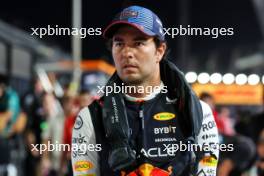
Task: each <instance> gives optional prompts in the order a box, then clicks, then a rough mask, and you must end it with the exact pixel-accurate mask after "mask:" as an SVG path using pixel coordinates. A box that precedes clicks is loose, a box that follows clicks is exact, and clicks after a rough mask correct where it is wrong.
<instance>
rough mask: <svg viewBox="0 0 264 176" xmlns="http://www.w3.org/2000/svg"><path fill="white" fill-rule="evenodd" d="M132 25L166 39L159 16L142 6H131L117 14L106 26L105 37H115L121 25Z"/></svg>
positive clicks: (151, 34) (149, 34)
mask: <svg viewBox="0 0 264 176" xmlns="http://www.w3.org/2000/svg"><path fill="white" fill-rule="evenodd" d="M124 24H126V25H130V26H132V27H135V28H137V29H138V30H140V31H141V32H143V33H144V34H146V35H148V36H156V37H158V38H159V39H160V40H161V41H164V40H165V37H164V33H163V27H162V23H161V21H160V19H159V17H158V16H157V15H156V14H155V13H153V12H152V11H151V10H149V9H146V8H144V7H140V6H130V7H127V8H125V9H123V10H122V11H121V12H120V13H118V14H117V15H116V17H115V18H114V19H113V21H112V22H111V23H110V24H109V25H108V26H107V27H106V28H105V30H104V32H103V37H105V38H107V39H110V38H112V37H113V35H114V33H115V32H116V30H117V29H118V28H119V27H120V25H124Z"/></svg>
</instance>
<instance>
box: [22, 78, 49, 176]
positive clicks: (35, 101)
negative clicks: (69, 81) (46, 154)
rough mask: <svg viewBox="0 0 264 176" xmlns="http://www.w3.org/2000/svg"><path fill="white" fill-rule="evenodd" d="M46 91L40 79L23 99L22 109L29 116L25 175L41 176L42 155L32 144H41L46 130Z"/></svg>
mask: <svg viewBox="0 0 264 176" xmlns="http://www.w3.org/2000/svg"><path fill="white" fill-rule="evenodd" d="M43 95H44V89H43V87H42V85H41V82H40V80H39V79H38V78H35V79H34V80H33V86H32V88H31V89H30V90H29V91H28V92H27V93H26V94H25V95H24V96H23V98H22V108H23V110H24V111H25V113H26V114H27V119H28V120H27V126H26V132H25V141H26V161H25V175H26V176H36V175H39V169H40V168H39V167H40V165H39V164H40V155H39V152H37V151H35V150H32V149H33V146H32V144H34V145H35V144H41V142H42V139H41V133H42V131H43V130H45V129H44V128H45V126H46V125H45V124H46V120H45V117H44V110H43V106H42V101H43Z"/></svg>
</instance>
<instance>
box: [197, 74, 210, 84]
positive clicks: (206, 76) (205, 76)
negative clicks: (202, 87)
mask: <svg viewBox="0 0 264 176" xmlns="http://www.w3.org/2000/svg"><path fill="white" fill-rule="evenodd" d="M209 80H210V75H209V74H208V73H200V74H199V75H198V82H199V83H201V84H206V83H208V82H209Z"/></svg>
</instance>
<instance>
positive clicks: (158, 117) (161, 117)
mask: <svg viewBox="0 0 264 176" xmlns="http://www.w3.org/2000/svg"><path fill="white" fill-rule="evenodd" d="M153 117H154V119H155V120H159V121H165V120H171V119H174V118H175V114H172V113H169V112H161V113H158V114H155V115H154V116H153Z"/></svg>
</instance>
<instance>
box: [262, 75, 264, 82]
mask: <svg viewBox="0 0 264 176" xmlns="http://www.w3.org/2000/svg"><path fill="white" fill-rule="evenodd" d="M262 84H264V75H263V76H262Z"/></svg>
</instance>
